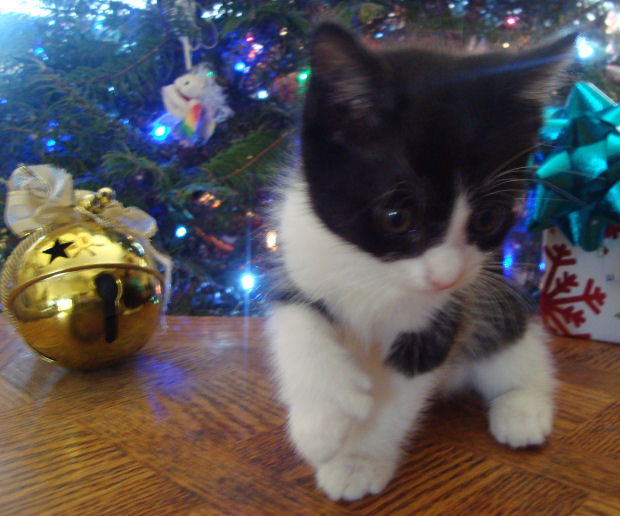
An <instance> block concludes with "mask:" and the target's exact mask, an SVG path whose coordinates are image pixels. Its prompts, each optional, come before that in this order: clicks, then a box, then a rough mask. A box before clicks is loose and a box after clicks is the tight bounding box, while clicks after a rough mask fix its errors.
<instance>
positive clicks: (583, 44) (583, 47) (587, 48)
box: [575, 36, 594, 59]
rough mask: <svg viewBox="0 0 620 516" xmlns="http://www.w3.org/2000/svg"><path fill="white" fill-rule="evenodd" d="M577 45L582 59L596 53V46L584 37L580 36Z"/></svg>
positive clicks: (578, 53)
mask: <svg viewBox="0 0 620 516" xmlns="http://www.w3.org/2000/svg"><path fill="white" fill-rule="evenodd" d="M575 44H576V45H577V55H578V56H579V58H580V59H588V58H590V57H592V55H593V54H594V47H593V46H592V44H591V43H590V42H589V41H588V40H587V39H586V38H584V37H581V36H580V37H578V38H577V41H576V43H575Z"/></svg>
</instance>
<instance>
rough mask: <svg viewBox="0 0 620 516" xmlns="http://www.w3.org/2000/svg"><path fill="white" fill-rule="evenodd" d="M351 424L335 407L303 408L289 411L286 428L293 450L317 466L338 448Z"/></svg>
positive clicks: (335, 452)
mask: <svg viewBox="0 0 620 516" xmlns="http://www.w3.org/2000/svg"><path fill="white" fill-rule="evenodd" d="M351 424H352V419H351V418H350V417H349V416H347V415H345V414H344V413H343V412H342V411H341V410H340V409H339V408H338V407H332V408H331V409H328V408H327V407H321V408H320V409H318V408H314V409H312V408H306V409H305V410H300V411H294V412H292V413H291V418H290V421H289V429H290V433H291V439H292V441H293V443H295V447H296V448H297V451H299V453H301V455H302V456H303V457H304V458H305V459H306V460H307V461H308V462H309V463H310V464H312V465H313V466H315V467H318V466H319V465H320V464H323V463H324V462H326V461H328V460H329V459H331V458H332V457H334V455H336V454H337V453H338V452H339V451H340V449H341V448H342V445H343V443H344V440H345V438H346V437H347V435H348V433H349V429H350V427H351Z"/></svg>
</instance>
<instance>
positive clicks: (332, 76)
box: [302, 23, 574, 291]
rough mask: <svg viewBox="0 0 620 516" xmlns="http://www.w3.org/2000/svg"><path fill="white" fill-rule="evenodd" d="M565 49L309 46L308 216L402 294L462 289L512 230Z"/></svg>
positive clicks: (330, 29)
mask: <svg viewBox="0 0 620 516" xmlns="http://www.w3.org/2000/svg"><path fill="white" fill-rule="evenodd" d="M573 42H574V36H567V37H564V38H562V39H558V40H556V41H554V42H552V43H550V44H547V45H543V46H540V47H537V48H534V49H532V50H528V51H525V52H521V53H519V54H515V53H511V52H508V51H504V52H498V53H489V54H484V55H469V56H463V55H456V54H452V53H446V52H434V51H429V50H424V49H414V48H395V49H385V50H381V51H372V50H370V49H368V48H367V47H365V46H364V45H363V44H361V43H360V42H359V41H358V40H357V39H356V38H355V37H354V36H352V35H351V34H350V33H349V32H347V31H346V30H344V29H342V28H341V27H339V26H338V25H335V24H332V23H325V24H322V25H320V26H319V27H318V28H317V30H316V31H315V34H314V39H313V45H312V57H311V65H312V75H311V79H310V85H309V88H308V93H307V98H306V104H305V110H304V123H303V132H302V151H303V162H304V163H303V165H304V174H305V179H306V181H307V183H308V186H309V192H310V198H311V202H312V207H313V210H314V212H315V213H316V214H317V215H318V217H319V218H320V219H321V221H322V222H323V224H324V225H325V226H326V227H327V228H328V229H329V230H330V231H331V232H333V233H335V234H336V235H338V236H339V237H341V238H342V239H344V240H346V241H347V242H349V243H351V244H353V245H354V246H356V248H358V249H361V250H362V251H364V252H365V253H367V254H370V255H372V256H374V257H375V258H376V259H377V260H379V261H381V262H399V265H398V266H399V267H400V266H402V264H400V262H402V261H406V267H407V268H408V270H409V271H410V274H408V276H409V277H410V279H411V283H412V286H413V287H414V288H415V289H418V290H421V291H443V290H449V289H455V288H459V287H462V286H464V285H466V284H468V283H469V282H471V281H473V279H474V278H475V276H476V275H477V273H478V272H479V270H480V268H481V266H482V264H483V263H484V261H485V256H487V255H489V253H491V252H492V251H494V250H496V249H497V248H498V247H499V246H500V245H501V243H502V241H503V240H504V238H505V236H506V234H507V233H508V231H509V229H510V227H511V225H512V223H513V207H514V204H515V201H516V199H517V197H519V196H521V195H522V187H523V180H524V178H525V165H526V161H527V158H528V154H529V151H530V150H531V149H532V146H533V145H534V144H535V142H536V138H537V133H538V130H539V128H540V125H541V108H542V104H543V101H544V99H545V95H544V94H545V92H547V91H549V88H550V82H551V80H552V79H553V78H554V77H556V76H557V75H558V72H559V71H560V70H561V68H562V67H563V65H564V64H565V62H566V58H567V56H568V55H569V54H570V52H571V50H572V46H573Z"/></svg>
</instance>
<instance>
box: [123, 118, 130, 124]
mask: <svg viewBox="0 0 620 516" xmlns="http://www.w3.org/2000/svg"><path fill="white" fill-rule="evenodd" d="M121 124H123V125H129V118H123V119H122V120H121Z"/></svg>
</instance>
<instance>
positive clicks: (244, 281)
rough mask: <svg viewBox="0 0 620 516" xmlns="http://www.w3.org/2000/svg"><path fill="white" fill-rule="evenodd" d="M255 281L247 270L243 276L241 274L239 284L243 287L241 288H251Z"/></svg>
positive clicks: (248, 289)
mask: <svg viewBox="0 0 620 516" xmlns="http://www.w3.org/2000/svg"><path fill="white" fill-rule="evenodd" d="M255 283H256V280H255V279H254V276H253V275H252V274H250V273H249V272H246V273H245V274H244V275H243V276H241V286H242V287H243V290H247V291H250V290H252V289H253V288H254V285H255Z"/></svg>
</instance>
